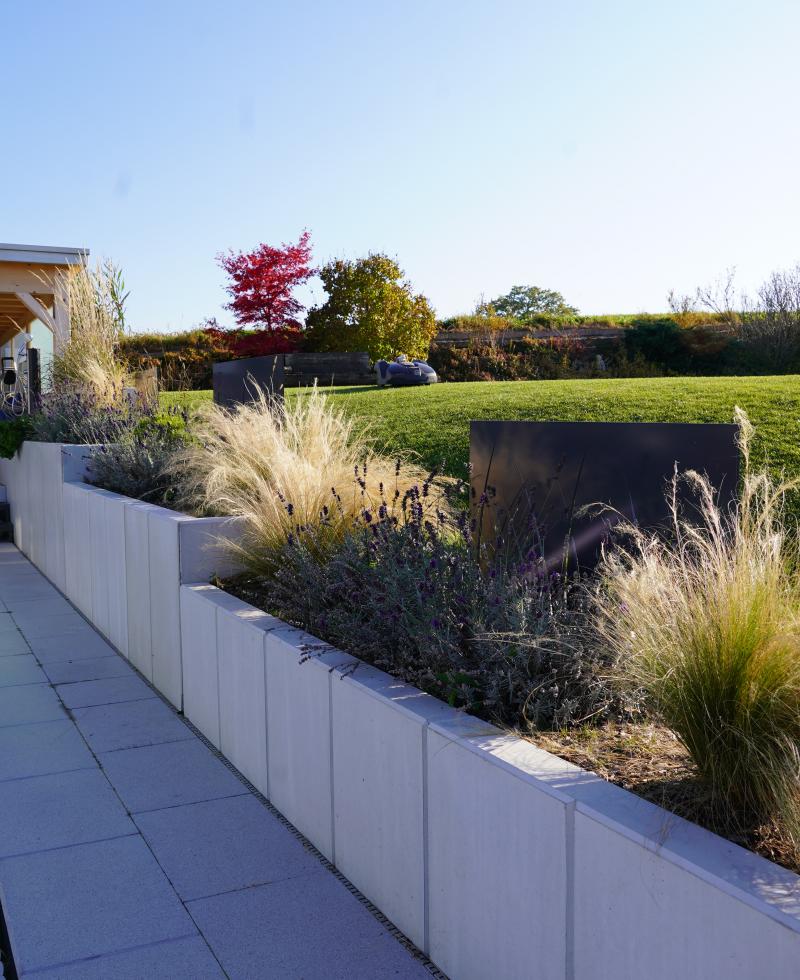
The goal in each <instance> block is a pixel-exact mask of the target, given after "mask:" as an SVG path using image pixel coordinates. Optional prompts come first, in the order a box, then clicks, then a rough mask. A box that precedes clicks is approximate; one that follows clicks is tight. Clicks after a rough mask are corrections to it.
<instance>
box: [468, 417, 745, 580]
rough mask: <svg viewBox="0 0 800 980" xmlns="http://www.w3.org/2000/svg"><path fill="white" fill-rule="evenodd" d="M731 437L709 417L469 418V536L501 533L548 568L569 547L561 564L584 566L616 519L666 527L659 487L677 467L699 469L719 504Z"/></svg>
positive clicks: (731, 468)
mask: <svg viewBox="0 0 800 980" xmlns="http://www.w3.org/2000/svg"><path fill="white" fill-rule="evenodd" d="M737 435H738V426H736V425H726V424H711V423H709V424H705V423H702V424H691V423H672V422H667V423H655V422H654V423H650V422H488V421H487V422H472V423H471V429H470V460H471V463H472V487H473V516H474V517H475V518H476V519H478V520H479V521H480V524H481V526H480V528H479V529H478V533H479V534H480V535H481V538H482V540H483V541H485V542H491V541H493V540H494V539H495V537H496V536H497V534H500V535H501V536H502V537H503V538H504V539H505V541H506V543H507V544H508V545H509V546H512V547H516V548H518V549H519V550H520V551H521V552H522V551H527V550H528V549H530V548H531V547H535V549H536V550H537V552H539V553H540V554H542V555H543V556H544V558H545V560H546V561H547V563H548V566H549V567H550V568H551V569H552V568H558V567H561V565H562V564H563V561H564V549H565V546H566V544H567V543H568V546H569V556H570V565H571V566H573V567H574V565H575V563H576V562H577V564H579V565H580V566H581V567H591V566H592V565H594V564H595V563H596V562H597V559H598V557H599V554H600V547H601V544H602V542H603V540H604V539H605V538H607V536H608V532H609V529H610V526H611V525H613V524H614V523H616V522H618V521H619V520H620V517H624V518H625V519H627V520H629V521H633V522H634V523H636V524H638V525H639V527H641V528H647V529H653V530H655V529H659V528H663V527H665V526H666V524H667V523H668V520H669V509H668V505H667V502H666V500H665V490H666V489H667V484H668V482H669V481H670V479H671V477H672V474H673V472H674V468H675V467H676V466H677V467H678V469H679V470H680V471H685V470H690V469H693V470H697V471H698V472H700V473H706V474H707V475H708V477H709V478H710V480H711V482H712V484H713V485H714V486H715V487H716V488H717V489H718V490H719V492H720V502H721V504H722V506H723V507H726V506H728V505H729V504H730V502H731V501H732V500H733V499H734V498H735V495H736V491H737V485H738V477H739V450H738V445H737ZM687 490H688V488H687V487H685V486H684V485H683V484H681V486H680V496H681V501H682V502H683V503H684V504H686V505H688V506H689V507H691V503H692V498H691V496H690V495H689V494H688V492H687ZM482 499H483V500H484V501H486V502H485V503H484V504H483V505H482V504H481V500H482ZM595 504H603V505H606V507H611V508H613V509H614V511H616V512H618V513H617V514H614V513H609V512H607V511H606V512H605V513H601V512H600V508H598V507H592V506H591V505H595ZM587 507H588V508H589V511H588V512H584V513H582V509H583V508H587Z"/></svg>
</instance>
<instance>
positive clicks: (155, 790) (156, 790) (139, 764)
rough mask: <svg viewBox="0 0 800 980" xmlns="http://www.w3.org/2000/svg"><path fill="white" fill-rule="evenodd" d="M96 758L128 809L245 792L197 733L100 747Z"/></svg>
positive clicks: (189, 801)
mask: <svg viewBox="0 0 800 980" xmlns="http://www.w3.org/2000/svg"><path fill="white" fill-rule="evenodd" d="M99 759H100V765H101V766H102V767H103V769H104V771H105V774H106V776H107V777H108V779H109V781H110V782H111V785H112V786H113V787H114V789H115V790H116V791H117V793H118V794H119V796H120V798H121V799H122V801H123V802H124V803H125V806H127V808H128V809H129V810H130V811H131V813H136V812H138V811H142V810H160V809H163V808H164V807H174V806H180V805H182V804H186V803H201V802H203V801H205V800H214V799H219V798H221V797H225V796H236V795H239V794H242V793H247V792H248V790H247V787H246V786H245V785H244V784H243V783H242V782H241V781H240V780H239V779H238V778H237V777H236V776H235V775H234V774H233V773H232V772H231V771H230V769H228V768H227V766H225V765H224V764H223V763H222V762H221V761H220V760H219V759H218V758H217V757H216V756H215V755H214V754H213V753H212V752H211V751H209V749H208V748H206V746H205V745H204V744H203V743H202V742H201V741H200V740H199V739H197V738H192V739H184V740H182V741H180V742H162V743H160V744H158V745H146V746H142V747H140V748H136V749H119V750H117V751H116V752H103V753H101V754H100V756H99Z"/></svg>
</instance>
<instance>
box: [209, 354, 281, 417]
mask: <svg viewBox="0 0 800 980" xmlns="http://www.w3.org/2000/svg"><path fill="white" fill-rule="evenodd" d="M283 357H284V355H283V354H275V355H269V356H264V357H242V358H240V359H239V360H236V361H222V362H221V363H219V364H214V366H213V386H214V401H215V403H216V404H217V405H222V406H223V407H224V408H232V407H233V406H234V405H239V404H244V403H247V402H250V401H253V398H254V397H255V395H256V392H257V390H258V389H259V388H261V389H262V390H264V391H266V392H268V393H269V394H271V395H273V396H274V397H278V398H280V397H282V395H283Z"/></svg>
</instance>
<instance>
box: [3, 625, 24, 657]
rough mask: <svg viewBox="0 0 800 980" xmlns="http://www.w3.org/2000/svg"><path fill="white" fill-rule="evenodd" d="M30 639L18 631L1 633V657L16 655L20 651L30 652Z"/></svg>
mask: <svg viewBox="0 0 800 980" xmlns="http://www.w3.org/2000/svg"><path fill="white" fill-rule="evenodd" d="M30 652H31V648H30V647H29V646H28V641H27V640H26V639H25V637H24V636H23V635H22V633H20V632H18V631H16V630H15V631H14V632H13V633H0V657H14V656H17V655H18V654H20V653H30Z"/></svg>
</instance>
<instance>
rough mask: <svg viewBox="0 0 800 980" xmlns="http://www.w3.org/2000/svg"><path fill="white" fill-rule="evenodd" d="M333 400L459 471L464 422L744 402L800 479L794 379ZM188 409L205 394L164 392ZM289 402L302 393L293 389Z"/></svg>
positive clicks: (775, 456)
mask: <svg viewBox="0 0 800 980" xmlns="http://www.w3.org/2000/svg"><path fill="white" fill-rule="evenodd" d="M329 390H330V393H331V395H332V396H333V398H334V401H335V402H336V404H338V405H341V406H342V408H344V409H345V410H346V411H348V412H352V413H354V414H358V415H360V416H361V417H363V418H365V419H367V420H369V422H370V424H371V429H372V432H373V435H374V436H375V437H376V438H377V439H378V441H379V442H380V443H381V445H382V446H383V447H385V448H386V449H388V450H389V451H392V450H397V449H412V450H413V451H414V452H416V453H417V454H418V456H419V458H420V460H421V461H422V463H423V464H424V465H425V466H430V467H433V466H436V465H439V464H444V467H445V469H446V471H447V472H449V473H451V474H453V475H457V476H464V475H465V474H466V468H467V463H468V460H469V423H470V419H533V420H537V421H547V420H553V421H567V422H569V421H607V422H731V421H733V409H734V406H736V405H739V406H741V407H742V408H743V409H744V410H745V411H746V412H747V414H748V415H749V416H750V419H751V421H752V422H753V424H754V425H755V426H756V433H757V434H756V439H755V442H754V445H753V457H754V461H755V463H756V464H760V463H761V462H764V461H766V462H768V463H769V466H770V468H771V469H772V471H773V472H774V473H776V474H778V473H781V472H784V473H786V474H787V475H792V476H797V475H800V376H797V375H789V376H780V377H750V378H645V379H639V378H635V379H625V378H623V379H611V380H603V381H505V382H468V383H464V384H440V385H436V386H434V387H431V388H399V389H396V390H395V389H378V388H373V387H368V388H331V389H329ZM162 397H163V398H164V400H165V402H167V403H169V404H180V405H184V406H191V405H193V404H197V403H198V402H199V401H202V400H204V399H207V398H210V397H211V393H210V392H169V393H166V394H164V395H163V396H162ZM289 397H290V398H297V397H303V396H302V392H298V391H290V393H289Z"/></svg>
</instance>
